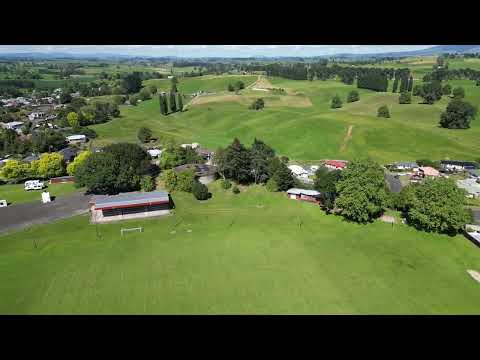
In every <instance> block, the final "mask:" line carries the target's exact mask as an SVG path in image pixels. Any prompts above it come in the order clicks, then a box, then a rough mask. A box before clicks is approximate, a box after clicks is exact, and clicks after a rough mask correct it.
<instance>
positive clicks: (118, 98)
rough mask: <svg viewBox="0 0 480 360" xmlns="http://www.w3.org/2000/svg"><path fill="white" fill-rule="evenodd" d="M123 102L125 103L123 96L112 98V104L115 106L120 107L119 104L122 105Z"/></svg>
mask: <svg viewBox="0 0 480 360" xmlns="http://www.w3.org/2000/svg"><path fill="white" fill-rule="evenodd" d="M125 101H127V97H126V96H124V95H115V96H114V97H113V102H114V103H115V104H117V105H121V104H124V103H125Z"/></svg>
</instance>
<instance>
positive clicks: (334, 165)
mask: <svg viewBox="0 0 480 360" xmlns="http://www.w3.org/2000/svg"><path fill="white" fill-rule="evenodd" d="M325 166H326V167H328V168H330V169H335V170H343V169H345V168H346V167H347V162H346V161H344V160H327V161H325Z"/></svg>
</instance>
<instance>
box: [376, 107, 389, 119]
mask: <svg viewBox="0 0 480 360" xmlns="http://www.w3.org/2000/svg"><path fill="white" fill-rule="evenodd" d="M377 116H378V117H383V118H389V117H390V112H389V111H388V107H387V105H382V106H380V107H379V108H378V110H377Z"/></svg>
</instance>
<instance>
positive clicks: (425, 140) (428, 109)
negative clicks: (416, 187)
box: [93, 76, 480, 163]
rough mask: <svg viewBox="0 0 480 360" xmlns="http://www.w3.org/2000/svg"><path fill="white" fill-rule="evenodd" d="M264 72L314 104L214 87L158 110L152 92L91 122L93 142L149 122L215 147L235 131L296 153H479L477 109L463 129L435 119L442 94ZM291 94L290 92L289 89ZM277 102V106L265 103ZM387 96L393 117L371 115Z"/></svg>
mask: <svg viewBox="0 0 480 360" xmlns="http://www.w3.org/2000/svg"><path fill="white" fill-rule="evenodd" d="M237 78H245V79H246V78H248V77H246V76H244V77H241V76H236V77H235V76H224V77H218V76H217V77H213V76H208V77H207V76H205V77H201V78H186V79H181V80H180V83H179V85H178V87H179V88H180V89H182V88H184V89H187V90H188V91H186V92H187V93H188V92H193V91H196V90H200V89H203V90H206V89H209V91H224V89H225V88H226V86H227V84H228V82H230V79H232V81H233V80H234V79H237ZM253 80H254V77H252V81H253ZM268 80H269V81H270V82H271V83H272V85H273V86H275V87H284V88H287V89H290V90H292V91H294V92H295V93H296V94H297V95H296V96H299V97H307V98H308V99H309V100H310V102H311V104H312V106H305V107H292V106H288V103H286V104H285V106H281V102H278V101H277V98H279V96H272V95H268V94H265V93H262V92H258V97H264V98H265V101H266V107H265V109H263V110H262V111H253V110H249V109H248V106H247V105H246V104H244V103H242V102H240V101H224V99H228V97H225V96H220V95H219V101H218V102H215V101H213V102H209V103H205V104H197V105H192V106H190V107H189V108H188V111H185V112H183V113H175V114H172V115H168V116H162V115H160V113H159V104H158V99H157V98H156V97H155V98H154V99H152V100H149V101H145V102H143V103H140V104H139V105H138V106H136V107H127V106H123V107H121V113H122V115H121V117H120V118H118V119H114V120H112V121H110V122H108V123H105V124H101V125H96V126H93V128H94V129H95V131H97V133H98V135H99V137H98V139H96V140H95V143H96V144H99V145H101V144H105V143H109V142H115V141H134V142H135V141H138V140H137V138H136V134H137V131H138V129H139V128H140V127H142V126H147V127H149V128H151V129H152V130H153V132H154V135H155V136H157V137H159V139H160V142H161V140H162V137H173V138H175V139H177V140H178V141H180V142H191V141H195V142H199V143H201V144H202V145H203V146H206V147H209V148H212V149H216V148H217V147H218V146H225V145H227V144H229V143H230V142H231V141H232V139H233V138H234V137H238V138H239V139H240V140H241V141H243V142H245V143H250V142H251V141H253V139H254V138H255V137H258V138H261V139H263V140H264V141H266V142H267V143H269V144H270V145H271V146H273V147H274V148H275V149H276V150H277V151H278V153H279V154H281V155H287V156H288V157H289V158H291V159H294V160H299V161H315V160H320V159H325V158H343V159H347V160H349V159H352V158H354V157H356V156H370V157H372V158H373V159H375V160H377V161H379V162H382V163H387V162H392V161H400V160H408V159H412V160H414V159H420V158H432V159H444V158H446V159H448V158H450V159H464V160H476V159H478V158H479V157H480V142H479V141H478V138H479V137H480V120H479V119H480V117H479V116H477V119H475V120H474V121H472V124H471V126H472V127H471V128H470V129H467V130H449V129H442V128H440V127H439V125H438V122H439V119H440V114H441V112H442V111H444V109H445V107H446V106H447V104H448V101H449V99H448V98H447V97H444V98H443V99H442V100H441V101H439V102H438V103H436V104H434V105H425V104H420V100H421V99H420V98H414V101H413V103H412V104H410V105H400V104H398V96H399V94H393V93H391V92H390V93H376V92H373V91H369V90H363V89H356V87H355V86H350V85H345V84H342V83H341V82H339V81H293V80H286V79H282V78H269V79H268ZM151 82H153V83H156V84H160V83H161V84H163V85H162V86H163V88H165V89H168V87H169V82H168V81H166V80H151ZM245 83H246V84H247V83H248V82H247V81H245ZM450 84H451V85H452V86H458V85H461V86H463V87H464V88H465V91H466V94H467V100H468V101H470V102H471V103H473V104H479V103H480V87H478V86H475V83H474V82H473V81H468V80H461V81H450ZM222 89H223V90H222ZM354 89H355V90H358V91H359V93H360V101H359V102H356V103H351V104H347V103H346V98H347V94H348V93H349V92H350V91H351V90H354ZM182 91H185V90H182ZM252 92H253V91H250V90H249V91H247V92H246V93H245V94H246V95H238V96H239V97H242V96H248V97H251V96H252ZM247 94H248V95H247ZM335 94H338V95H339V96H340V97H341V98H342V99H343V101H344V106H343V108H341V109H330V101H331V99H332V97H333V96H334V95H335ZM290 99H293V100H294V97H290ZM289 101H291V100H289ZM274 103H275V106H269V104H274ZM384 104H386V105H388V106H389V108H390V113H391V116H392V117H391V118H390V119H383V118H378V117H377V116H376V114H377V109H378V107H379V106H381V105H384ZM349 127H352V132H351V138H349V139H346V136H347V131H348V129H349Z"/></svg>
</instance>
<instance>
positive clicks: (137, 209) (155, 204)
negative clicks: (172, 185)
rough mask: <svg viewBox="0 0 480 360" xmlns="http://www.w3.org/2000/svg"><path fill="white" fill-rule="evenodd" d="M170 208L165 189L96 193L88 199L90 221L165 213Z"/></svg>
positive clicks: (169, 200) (169, 198)
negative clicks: (114, 193)
mask: <svg viewBox="0 0 480 360" xmlns="http://www.w3.org/2000/svg"><path fill="white" fill-rule="evenodd" d="M172 208H173V202H172V200H171V197H170V194H169V193H167V192H165V191H152V192H131V193H122V194H118V195H96V196H93V197H92V198H91V200H90V212H91V222H92V223H102V222H110V221H117V220H125V219H135V218H145V217H153V216H160V215H166V214H169V213H170V210H171V209H172Z"/></svg>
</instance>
